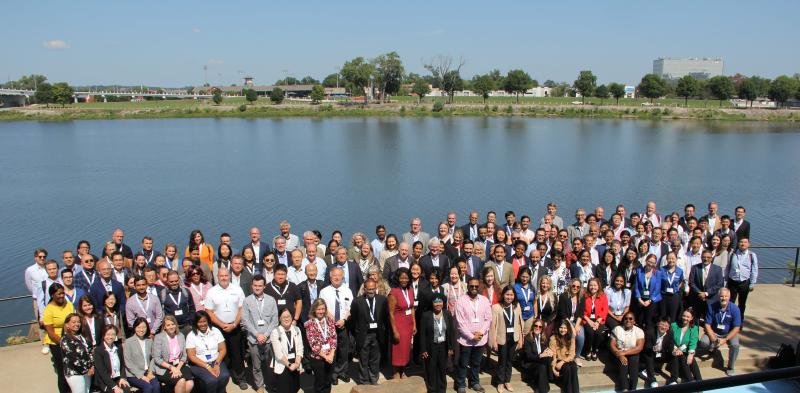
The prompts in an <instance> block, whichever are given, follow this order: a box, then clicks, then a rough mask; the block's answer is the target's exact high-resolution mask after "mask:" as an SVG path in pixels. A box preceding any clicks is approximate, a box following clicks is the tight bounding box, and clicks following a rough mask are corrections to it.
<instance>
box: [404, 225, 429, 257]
mask: <svg viewBox="0 0 800 393" xmlns="http://www.w3.org/2000/svg"><path fill="white" fill-rule="evenodd" d="M417 238H418V239H417V240H419V241H421V242H422V253H423V254H427V253H428V240H431V235H429V234H428V233H427V232H422V231H420V232H419V234H418V235H417ZM403 242H405V243H408V249H409V252H410V251H411V249H412V247H413V246H414V240H412V238H411V232H406V233H404V234H403Z"/></svg>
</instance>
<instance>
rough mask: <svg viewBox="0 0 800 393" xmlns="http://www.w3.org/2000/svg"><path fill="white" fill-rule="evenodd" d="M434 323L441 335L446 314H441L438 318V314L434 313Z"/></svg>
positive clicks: (438, 334) (437, 332)
mask: <svg viewBox="0 0 800 393" xmlns="http://www.w3.org/2000/svg"><path fill="white" fill-rule="evenodd" d="M433 323H434V324H435V325H436V335H437V336H441V335H442V326H443V325H444V316H443V315H442V314H439V318H436V316H435V315H434V316H433Z"/></svg>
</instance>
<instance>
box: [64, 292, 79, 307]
mask: <svg viewBox="0 0 800 393" xmlns="http://www.w3.org/2000/svg"><path fill="white" fill-rule="evenodd" d="M77 294H78V291H74V292H72V296H70V295H69V294H68V293H67V291H64V297H66V298H67V300H69V302H70V303H72V304H75V295H77Z"/></svg>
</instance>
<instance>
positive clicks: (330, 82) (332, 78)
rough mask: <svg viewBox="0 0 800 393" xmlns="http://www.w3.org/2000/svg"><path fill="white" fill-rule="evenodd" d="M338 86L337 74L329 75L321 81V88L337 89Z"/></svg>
mask: <svg viewBox="0 0 800 393" xmlns="http://www.w3.org/2000/svg"><path fill="white" fill-rule="evenodd" d="M338 85H339V74H338V73H337V74H330V75H328V76H326V77H325V79H323V80H322V86H325V87H338Z"/></svg>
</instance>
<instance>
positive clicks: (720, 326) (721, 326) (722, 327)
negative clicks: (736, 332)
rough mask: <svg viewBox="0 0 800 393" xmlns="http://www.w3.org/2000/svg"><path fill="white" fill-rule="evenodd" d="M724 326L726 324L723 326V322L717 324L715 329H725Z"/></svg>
mask: <svg viewBox="0 0 800 393" xmlns="http://www.w3.org/2000/svg"><path fill="white" fill-rule="evenodd" d="M725 328H726V326H725V324H724V323H720V324H719V325H717V329H719V330H725Z"/></svg>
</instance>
